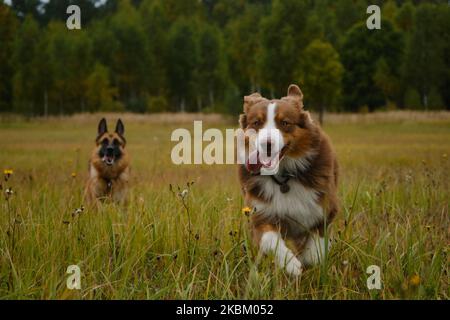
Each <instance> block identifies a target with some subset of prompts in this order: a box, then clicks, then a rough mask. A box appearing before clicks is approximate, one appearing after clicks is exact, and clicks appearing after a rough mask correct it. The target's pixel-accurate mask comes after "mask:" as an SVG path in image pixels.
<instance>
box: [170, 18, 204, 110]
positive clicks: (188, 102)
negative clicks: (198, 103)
mask: <svg viewBox="0 0 450 320" xmlns="http://www.w3.org/2000/svg"><path fill="white" fill-rule="evenodd" d="M168 42H169V50H168V60H169V61H170V64H169V65H168V76H169V83H170V85H169V88H170V94H171V97H172V101H173V102H174V103H175V106H177V107H178V110H179V111H187V110H193V109H194V104H195V102H194V100H195V93H194V88H195V80H196V75H197V74H196V66H197V64H198V59H199V55H198V46H197V39H196V34H195V28H194V23H192V22H191V21H190V20H186V19H183V20H180V21H178V22H176V23H175V24H174V25H173V27H172V28H171V31H170V34H169V40H168Z"/></svg>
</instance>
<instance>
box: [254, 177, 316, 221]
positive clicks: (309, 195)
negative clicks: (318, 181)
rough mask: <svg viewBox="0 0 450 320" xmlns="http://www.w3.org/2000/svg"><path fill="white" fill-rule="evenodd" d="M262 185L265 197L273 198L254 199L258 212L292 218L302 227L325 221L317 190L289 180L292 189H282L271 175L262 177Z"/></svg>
mask: <svg viewBox="0 0 450 320" xmlns="http://www.w3.org/2000/svg"><path fill="white" fill-rule="evenodd" d="M260 179H261V180H260V182H259V183H260V185H261V189H262V193H263V195H264V196H265V197H267V198H269V197H270V198H271V199H272V200H271V201H269V202H267V203H265V202H262V201H259V200H253V203H252V205H253V206H254V207H255V209H256V212H258V213H261V214H264V215H267V216H272V217H274V216H277V217H280V218H290V220H293V221H295V222H297V223H298V225H299V227H300V228H302V227H303V228H305V229H310V228H312V227H314V226H316V225H317V224H318V223H320V222H321V221H323V209H322V207H321V206H320V205H319V204H318V202H317V201H318V195H317V192H316V191H314V190H312V189H309V188H306V187H305V186H303V185H302V184H301V183H300V182H298V181H293V180H289V181H288V185H289V187H290V190H289V191H288V192H287V193H282V192H281V191H280V186H279V185H278V184H276V183H275V182H274V181H273V180H272V179H271V178H270V177H267V176H266V177H261V178H260Z"/></svg>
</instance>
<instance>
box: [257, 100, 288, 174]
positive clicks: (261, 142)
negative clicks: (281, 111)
mask: <svg viewBox="0 0 450 320" xmlns="http://www.w3.org/2000/svg"><path fill="white" fill-rule="evenodd" d="M266 108H267V110H266V117H265V123H264V126H263V128H262V129H260V130H258V133H257V136H256V139H255V150H254V151H253V157H255V156H256V155H258V156H259V161H260V162H261V164H262V168H261V174H263V175H270V174H276V173H277V171H278V166H279V163H280V160H281V158H282V157H283V155H282V154H281V151H282V150H284V147H285V142H284V138H283V135H282V134H281V131H280V130H279V129H278V127H277V123H276V119H275V117H276V109H277V103H276V102H270V103H269V105H268V106H267V107H266ZM250 158H252V157H251V156H250Z"/></svg>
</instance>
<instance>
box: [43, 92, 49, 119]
mask: <svg viewBox="0 0 450 320" xmlns="http://www.w3.org/2000/svg"><path fill="white" fill-rule="evenodd" d="M44 116H45V117H46V118H47V117H48V93H47V89H45V91H44Z"/></svg>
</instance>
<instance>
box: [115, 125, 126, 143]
mask: <svg viewBox="0 0 450 320" xmlns="http://www.w3.org/2000/svg"><path fill="white" fill-rule="evenodd" d="M115 132H116V133H117V134H118V135H119V137H121V138H122V140H123V142H124V144H125V143H126V140H125V137H124V134H125V126H124V125H123V122H122V120H121V119H119V120H117V124H116V130H115Z"/></svg>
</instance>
